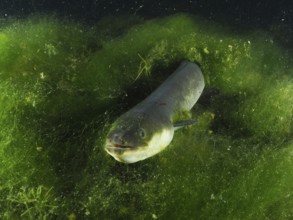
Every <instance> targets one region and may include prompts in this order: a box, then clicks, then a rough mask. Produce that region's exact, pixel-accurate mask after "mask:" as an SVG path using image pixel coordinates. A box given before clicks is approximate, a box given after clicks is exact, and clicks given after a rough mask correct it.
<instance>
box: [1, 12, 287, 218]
mask: <svg viewBox="0 0 293 220" xmlns="http://www.w3.org/2000/svg"><path fill="white" fill-rule="evenodd" d="M109 23H110V24H111V25H109ZM107 39H109V40H107ZM184 59H188V60H190V61H194V62H198V63H199V64H200V65H201V68H202V70H203V73H204V75H205V80H206V84H207V87H206V94H203V96H202V98H201V99H200V100H199V102H198V104H197V106H196V107H195V108H194V109H193V111H192V115H193V117H195V118H196V119H197V124H196V125H194V126H191V127H189V128H184V129H182V130H179V131H178V132H176V134H175V137H174V140H173V142H172V143H171V145H170V146H169V147H168V149H167V150H165V151H164V152H162V153H161V154H159V155H157V156H155V157H153V158H150V159H149V160H145V161H143V162H141V163H137V164H133V165H125V164H119V163H117V162H116V161H114V160H113V159H112V158H110V157H109V156H108V155H106V154H105V153H104V151H103V148H102V147H103V144H104V138H105V134H106V133H107V129H108V128H109V124H110V123H111V122H112V121H113V120H114V119H115V117H117V116H118V115H119V114H121V113H123V112H124V111H126V110H127V109H128V108H130V107H131V106H133V105H134V104H136V103H137V102H139V101H140V100H141V99H143V98H144V97H146V96H147V95H148V94H149V93H150V92H151V91H152V90H153V89H154V88H155V87H156V86H157V85H158V84H160V83H161V82H162V80H164V79H165V78H166V76H167V75H168V74H170V72H172V71H174V69H175V68H176V67H177V66H178V64H179V63H180V61H182V60H184ZM273 61H274V62H273ZM289 61H290V60H289V58H288V55H286V53H283V51H282V50H281V49H280V48H278V47H277V46H276V45H275V44H274V41H273V39H271V38H270V37H269V36H267V35H266V34H265V33H259V32H258V33H247V34H246V35H243V34H235V32H232V31H231V30H229V29H228V28H223V27H219V25H214V24H210V23H209V22H207V21H204V20H203V19H200V18H197V17H193V16H190V15H182V14H181V15H174V16H170V17H166V18H158V19H153V20H146V21H143V20H142V19H138V20H137V21H136V20H135V18H133V17H131V18H127V17H123V18H121V19H116V18H113V17H112V18H111V17H109V18H106V19H103V20H102V21H101V22H100V23H98V24H96V25H93V26H92V27H87V26H86V25H84V24H77V23H74V22H71V21H61V20H58V19H56V18H54V17H46V16H35V17H31V18H28V19H25V20H15V21H10V22H8V23H7V24H5V25H3V27H2V28H1V29H0V106H1V108H0V124H1V131H0V181H1V185H0V198H1V199H0V218H3V219H9V218H10V219H11V218H19V217H21V216H22V217H24V218H31V219H38V218H39V219H44V218H47V219H50V218H54V217H58V218H71V219H74V218H80V219H96V218H99V219H123V218H124V219H157V218H158V219H171V218H175V219H209V218H222V219H229V218H234V217H236V218H246V219H264V218H280V219H282V218H283V219H284V218H290V217H292V215H293V213H292V210H291V209H290V207H292V201H293V199H292V196H291V192H292V186H291V185H292V184H291V183H292V176H293V174H292V172H291V171H290V170H291V167H292V116H293V115H292V114H293V112H292V106H293V99H292V95H291V94H293V87H292V70H293V68H292V66H291V64H290V62H289ZM214 91H216V92H214ZM188 117H190V115H188ZM255 195H257V196H255Z"/></svg>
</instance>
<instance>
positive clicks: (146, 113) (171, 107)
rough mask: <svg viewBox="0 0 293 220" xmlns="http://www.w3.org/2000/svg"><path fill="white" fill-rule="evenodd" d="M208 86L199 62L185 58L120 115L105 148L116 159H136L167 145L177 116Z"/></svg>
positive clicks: (189, 106) (121, 160)
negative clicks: (175, 68)
mask: <svg viewBox="0 0 293 220" xmlns="http://www.w3.org/2000/svg"><path fill="white" fill-rule="evenodd" d="M203 89H204V78H203V75H202V72H201V70H200V68H199V67H198V65H196V64H194V63H191V62H186V61H184V62H182V63H181V65H180V66H179V67H178V69H177V70H176V71H175V72H174V73H172V74H171V75H170V76H169V77H168V78H167V79H166V80H165V81H164V82H163V83H162V84H161V85H160V86H159V87H158V88H157V89H156V90H155V91H154V92H152V93H151V94H150V95H149V96H148V97H147V98H146V99H145V100H143V101H142V102H140V103H139V104H137V105H136V106H134V107H133V108H132V109H130V110H129V111H128V112H126V113H125V114H123V115H122V116H120V117H119V118H118V119H117V120H116V121H115V122H114V123H113V125H112V127H111V129H110V131H109V134H108V135H107V140H106V145H105V149H106V151H107V152H108V153H109V154H110V155H112V156H113V157H114V158H115V159H116V160H118V161H120V162H124V163H134V162H137V161H140V160H144V159H146V158H148V157H151V156H153V155H155V154H157V153H159V152H160V151H162V150H163V149H165V148H166V147H167V146H168V145H169V144H170V142H171V140H172V139H173V135H174V126H173V123H174V122H173V117H174V116H175V114H176V113H177V112H178V111H189V110H190V109H191V108H192V107H193V106H194V104H195V103H196V102H197V100H198V98H199V97H200V95H201V93H202V91H203Z"/></svg>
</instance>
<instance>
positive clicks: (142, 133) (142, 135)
mask: <svg viewBox="0 0 293 220" xmlns="http://www.w3.org/2000/svg"><path fill="white" fill-rule="evenodd" d="M138 134H139V136H140V137H141V138H145V135H146V133H145V130H144V129H142V128H140V129H139V131H138Z"/></svg>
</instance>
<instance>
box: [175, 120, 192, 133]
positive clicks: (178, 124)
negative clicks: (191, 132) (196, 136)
mask: <svg viewBox="0 0 293 220" xmlns="http://www.w3.org/2000/svg"><path fill="white" fill-rule="evenodd" d="M195 122H196V120H194V119H191V120H186V121H179V122H176V123H174V124H173V126H174V130H175V131H176V130H178V129H180V128H182V127H184V126H189V125H193V124H194V123H195Z"/></svg>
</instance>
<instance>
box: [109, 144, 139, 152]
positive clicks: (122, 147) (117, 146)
mask: <svg viewBox="0 0 293 220" xmlns="http://www.w3.org/2000/svg"><path fill="white" fill-rule="evenodd" d="M105 148H106V149H107V150H109V151H125V150H131V149H135V147H133V146H128V145H122V144H116V143H107V144H106V146H105Z"/></svg>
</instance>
